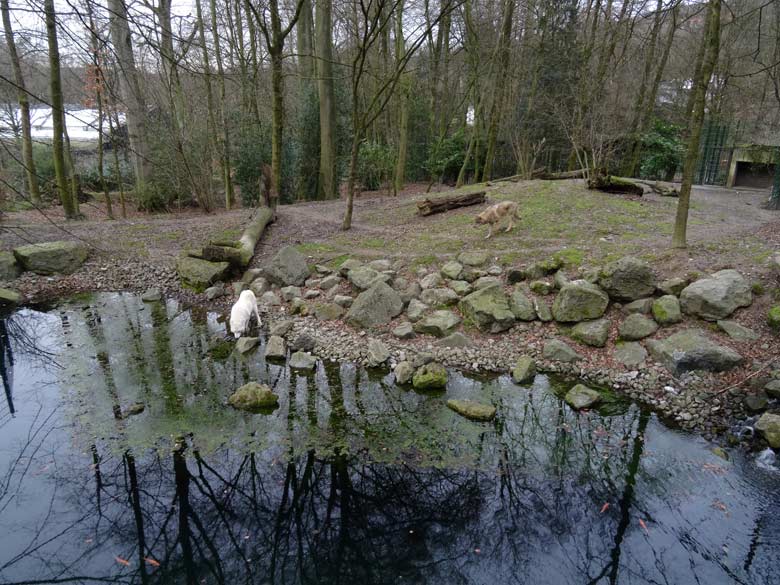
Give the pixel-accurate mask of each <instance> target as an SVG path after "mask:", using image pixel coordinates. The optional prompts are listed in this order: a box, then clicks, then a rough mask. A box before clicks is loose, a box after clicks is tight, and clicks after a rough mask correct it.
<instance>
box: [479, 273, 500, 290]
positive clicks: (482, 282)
mask: <svg viewBox="0 0 780 585" xmlns="http://www.w3.org/2000/svg"><path fill="white" fill-rule="evenodd" d="M489 286H501V280H500V279H499V278H496V277H495V276H481V277H480V278H478V279H477V280H476V281H475V282H474V290H482V289H483V288H487V287H489Z"/></svg>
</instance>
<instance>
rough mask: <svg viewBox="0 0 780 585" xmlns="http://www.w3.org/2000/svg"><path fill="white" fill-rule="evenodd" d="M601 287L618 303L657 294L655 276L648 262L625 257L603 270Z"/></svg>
mask: <svg viewBox="0 0 780 585" xmlns="http://www.w3.org/2000/svg"><path fill="white" fill-rule="evenodd" d="M599 285H600V286H601V288H603V289H604V290H605V291H606V292H607V294H608V295H609V296H610V297H611V298H613V299H615V300H617V301H634V300H636V299H641V298H642V297H647V296H650V295H652V294H653V293H654V292H655V275H654V274H653V270H652V268H650V265H649V264H648V263H647V262H644V261H643V260H640V259H639V258H634V257H633V256H625V257H623V258H621V259H620V260H617V261H615V262H611V263H610V264H607V265H606V266H605V267H604V268H603V269H602V270H601V272H600V274H599Z"/></svg>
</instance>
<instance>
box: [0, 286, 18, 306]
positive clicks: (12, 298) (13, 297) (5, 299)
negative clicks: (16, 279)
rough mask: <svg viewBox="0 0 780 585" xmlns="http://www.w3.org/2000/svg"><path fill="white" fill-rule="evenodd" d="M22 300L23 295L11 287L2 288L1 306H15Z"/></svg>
mask: <svg viewBox="0 0 780 585" xmlns="http://www.w3.org/2000/svg"><path fill="white" fill-rule="evenodd" d="M21 302H22V295H20V294H19V293H18V292H16V291H15V290H11V289H10V288H0V307H15V306H16V305H18V304H19V303H21Z"/></svg>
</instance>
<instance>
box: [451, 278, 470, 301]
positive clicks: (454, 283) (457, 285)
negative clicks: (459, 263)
mask: <svg viewBox="0 0 780 585" xmlns="http://www.w3.org/2000/svg"><path fill="white" fill-rule="evenodd" d="M449 286H450V288H451V289H452V290H454V291H455V292H456V293H458V295H459V296H461V297H465V296H466V295H467V294H469V293H470V292H471V291H472V290H474V289H473V288H472V286H471V285H470V284H469V283H468V282H466V281H465V280H451V281H450V282H449Z"/></svg>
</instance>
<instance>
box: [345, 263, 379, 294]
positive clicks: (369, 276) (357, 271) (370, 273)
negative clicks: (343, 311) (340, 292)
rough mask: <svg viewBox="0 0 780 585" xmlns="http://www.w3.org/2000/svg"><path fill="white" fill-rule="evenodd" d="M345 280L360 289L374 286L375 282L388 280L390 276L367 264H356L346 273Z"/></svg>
mask: <svg viewBox="0 0 780 585" xmlns="http://www.w3.org/2000/svg"><path fill="white" fill-rule="evenodd" d="M347 280H349V282H351V283H352V285H353V286H355V287H356V288H359V289H360V290H366V289H369V288H371V287H372V286H374V285H375V284H376V283H377V282H385V283H386V282H388V281H389V280H390V276H389V275H388V274H383V273H381V272H377V271H376V270H374V269H373V268H370V267H368V266H358V267H357V268H354V269H352V270H350V271H349V274H347Z"/></svg>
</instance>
